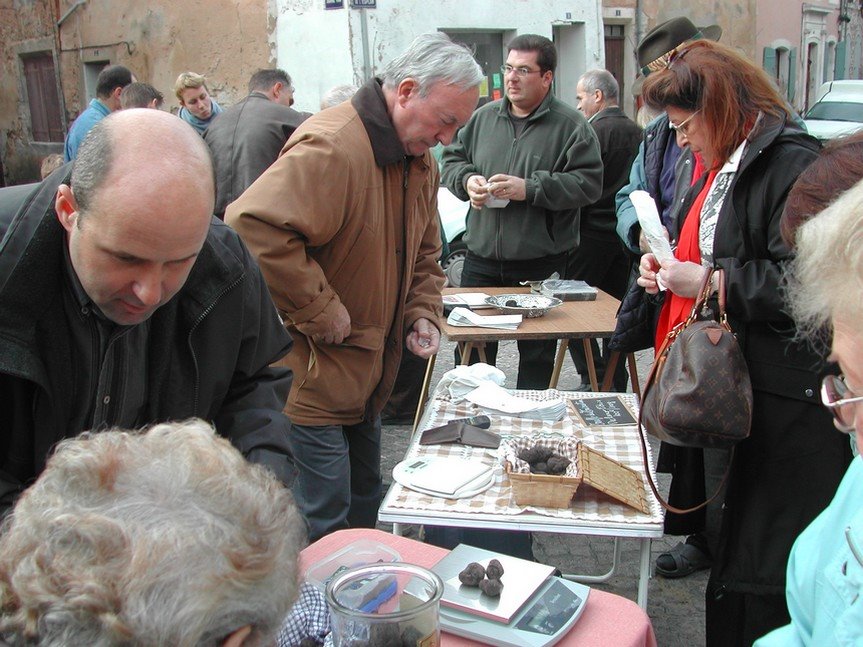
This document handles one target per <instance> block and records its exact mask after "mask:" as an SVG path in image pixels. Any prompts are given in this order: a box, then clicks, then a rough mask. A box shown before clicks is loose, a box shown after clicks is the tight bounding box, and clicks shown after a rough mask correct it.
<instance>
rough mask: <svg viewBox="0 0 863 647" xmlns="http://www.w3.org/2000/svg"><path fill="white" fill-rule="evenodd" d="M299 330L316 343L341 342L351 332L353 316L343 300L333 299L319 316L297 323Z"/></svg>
mask: <svg viewBox="0 0 863 647" xmlns="http://www.w3.org/2000/svg"><path fill="white" fill-rule="evenodd" d="M297 330H299V331H300V332H301V333H303V334H304V335H305V336H306V337H308V338H309V339H311V340H312V341H313V342H315V343H316V344H341V343H342V342H343V341H344V340H345V337H347V336H348V335H350V334H351V316H350V315H349V314H348V311H347V309H346V308H345V306H344V305H342V302H341V301H339V300H338V299H333V300H332V301H331V302H330V303H329V304H328V305H327V307H326V308H324V309H323V311H322V312H321V313H320V314H319V315H318V316H317V317H314V318H312V319H310V320H309V321H306V322H305V323H301V324H297Z"/></svg>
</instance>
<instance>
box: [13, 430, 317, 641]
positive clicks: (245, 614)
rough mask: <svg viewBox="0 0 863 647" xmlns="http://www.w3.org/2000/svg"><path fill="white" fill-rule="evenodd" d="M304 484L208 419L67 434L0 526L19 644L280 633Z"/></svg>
mask: <svg viewBox="0 0 863 647" xmlns="http://www.w3.org/2000/svg"><path fill="white" fill-rule="evenodd" d="M304 542H305V524H304V522H303V520H302V518H301V517H300V516H299V513H298V512H297V509H296V507H295V505H294V501H293V499H292V497H291V494H290V492H289V491H288V490H286V489H285V488H284V487H283V486H282V485H281V484H280V483H279V482H278V481H277V480H276V478H275V477H274V476H273V474H272V473H271V472H269V471H268V470H267V469H265V468H264V467H261V466H259V465H253V464H251V463H249V462H247V461H246V460H245V459H244V458H243V457H242V455H241V454H240V453H239V452H238V451H237V450H236V449H235V448H234V447H233V446H232V445H231V444H230V443H229V442H228V441H227V440H226V439H224V438H219V437H217V436H216V435H215V433H214V431H213V429H212V427H210V426H209V425H208V424H206V423H204V422H203V421H200V420H194V421H188V422H185V423H169V424H160V425H156V426H154V427H152V428H151V429H150V430H149V431H147V432H145V433H133V432H123V431H119V430H112V431H105V432H101V433H95V434H87V433H85V434H82V435H81V436H79V437H78V438H75V439H68V440H64V441H62V442H61V443H60V444H59V445H58V447H57V451H56V452H55V454H54V455H53V456H52V457H51V458H50V459H49V461H48V464H47V466H46V468H45V471H44V472H43V473H42V475H41V476H40V477H39V479H38V480H37V481H36V483H35V484H34V485H33V486H32V487H31V488H30V489H28V490H27V491H26V492H25V493H24V494H23V495H22V496H21V498H20V499H19V501H18V503H17V505H16V507H15V509H14V511H13V513H12V514H11V515H9V517H7V519H6V521H5V522H4V528H3V532H2V534H0V600H2V602H3V615H2V617H0V635H2V636H4V637H5V638H6V639H7V640H9V639H10V638H11V642H12V644H15V645H18V644H28V645H30V644H34V645H40V646H43V647H60V646H61V645H98V646H100V647H115V646H116V647H119V646H120V645H132V644H134V645H182V646H188V647H191V646H193V645H196V646H213V647H215V646H216V645H220V644H221V643H222V641H224V639H225V638H226V637H227V636H229V635H230V634H231V633H233V632H235V631H236V630H238V629H240V628H242V627H244V626H246V625H251V627H252V633H251V638H250V640H251V644H255V645H260V644H266V641H268V640H270V639H272V637H273V636H274V634H275V632H276V630H277V629H278V628H279V625H280V624H281V622H282V620H283V619H284V617H285V616H286V615H287V613H288V612H289V610H290V607H291V605H292V604H293V602H294V599H295V598H296V595H297V586H298V585H297V582H298V563H297V555H298V551H299V550H300V548H301V546H302V544H303V543H304Z"/></svg>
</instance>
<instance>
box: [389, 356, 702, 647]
mask: <svg viewBox="0 0 863 647" xmlns="http://www.w3.org/2000/svg"><path fill="white" fill-rule="evenodd" d="M452 349H453V345H452V344H450V343H448V342H444V344H443V345H442V349H441V352H440V354H439V356H438V361H437V364H436V366H435V373H434V376H433V379H432V385H434V384H437V382H438V380H440V377H441V375H442V374H443V373H444V371H446V370H449V369H450V368H452V366H453V363H452V357H453V351H452ZM651 357H652V353H650V352H645V353H642V354H639V356H638V358H637V359H638V368H639V375H640V376H641V380H642V381H643V380H644V376H645V375H646V373H647V370H648V369H649V368H650V361H651ZM498 366H499V367H500V368H501V369H502V370H503V371H504V372H505V373H506V375H507V380H508V382H507V386H514V385H515V376H516V374H517V366H518V350H517V349H516V346H515V343H514V342H504V343H502V344H501V346H500V351H499V352H498ZM580 381H581V380H580V378H579V376H578V373H577V372H576V371H575V368H574V367H573V365H572V362H571V361H570V360H569V359H567V361H566V362H565V363H564V369H563V373H562V374H561V379H560V384H559V388H560V389H562V390H567V389H574V388H576V386H577V385H578V384H579V383H580ZM410 431H411V425H388V426H385V427H384V428H383V440H382V445H383V447H382V469H383V474H384V488H385V490H386V489H387V488H388V487H389V485H390V483H391V481H392V469H393V467H394V466H395V464H396V463H398V462H399V461H400V460H401V459H402V457H403V456H404V453H405V451H406V449H407V443H408V439H409V436H410ZM657 445H658V443H657ZM653 450H654V456H656V453H657V451H658V446H654V447H653ZM667 488H668V477H667V476H666V475H660V489H661V490H662V491H663V492H667ZM380 527H381V528H382V529H385V530H390V529H391V528H390V526H388V525H381V526H380ZM680 539H681V538H679V537H672V536H664V537H663V538H662V539H659V540H655V541H654V542H653V545H652V558H651V562H653V561H654V560H655V559H656V556H657V555H659V554H660V553H662V552H664V551H666V550H668V549H669V548H671V547H672V546H674V545H675V544H676V543H677V542H678V541H680ZM620 541H621V561H620V563H619V564H618V568H617V571H616V573H615V574H614V576H613V577H612V578H611V579H609V580H608V581H607V582H604V583H602V584H593V585H592V586H593V587H594V588H597V589H600V590H603V591H609V592H611V593H615V594H617V595H622V596H623V597H626V598H629V599H630V600H635V599H636V591H637V585H638V542H637V541H635V540H627V539H622V540H620ZM533 546H534V554H535V556H536V558H537V559H538V560H539V561H541V562H544V563H548V564H553V565H554V566H556V567H557V568H559V569H560V570H561V571H563V572H569V573H573V572H576V573H589V574H600V573H605V572H606V571H607V570H608V569H609V567H610V566H611V563H612V555H613V546H614V544H613V540H611V539H608V538H603V537H585V536H578V535H561V534H552V533H542V534H540V533H536V534H534V544H533ZM707 574H708V571H701V572H699V573H695V574H693V575H690V576H689V577H685V578H681V579H674V580H669V579H665V578H663V577H658V576H657V577H652V578H651V580H650V586H649V595H648V606H647V613H648V615H649V616H650V619H651V621H652V623H653V628H654V631H655V632H656V638H657V642H658V644H659V645H660V647H677V646H679V647H692V646H694V645H703V644H704V589H705V586H706V585H707Z"/></svg>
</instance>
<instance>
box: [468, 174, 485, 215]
mask: <svg viewBox="0 0 863 647" xmlns="http://www.w3.org/2000/svg"><path fill="white" fill-rule="evenodd" d="M464 188H465V189H466V190H467V195H468V197H469V198H470V206H472V207H473V208H474V209H482V206H483V205H484V204H485V201H486V200H488V180H486V179H485V178H484V177H483V176H482V175H471V176H470V177H469V178H468V179H467V183H466V184H465V185H464Z"/></svg>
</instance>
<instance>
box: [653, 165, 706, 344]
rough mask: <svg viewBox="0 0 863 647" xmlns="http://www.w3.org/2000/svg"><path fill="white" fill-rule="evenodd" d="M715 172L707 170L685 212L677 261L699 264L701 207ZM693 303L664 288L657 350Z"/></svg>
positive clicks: (686, 315) (683, 319)
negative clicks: (702, 181) (704, 178)
mask: <svg viewBox="0 0 863 647" xmlns="http://www.w3.org/2000/svg"><path fill="white" fill-rule="evenodd" d="M716 174H717V171H710V173H709V174H708V176H707V181H706V182H705V183H704V187H703V188H702V189H701V191H699V192H698V195H697V196H696V198H695V202H693V203H692V206H691V207H690V208H689V212H688V213H687V214H686V220H685V221H684V223H683V229H681V230H680V239H679V240H678V241H677V249H676V250H674V257H675V258H676V259H677V260H679V261H691V262H693V263H698V264H699V265H700V264H701V248H700V247H699V245H698V230H699V228H700V226H701V208H702V207H703V206H704V200H705V199H706V198H707V194H708V193H709V192H710V187H711V186H712V185H713V180H714V179H715V178H716ZM696 177H697V176H696ZM693 305H695V299H694V298H690V297H681V296H678V295H676V294H674V293H673V292H672V291H671V290H668V291H667V294H666V295H665V302H664V303H663V304H662V310H661V311H660V313H659V321H658V323H657V325H656V338H655V340H654V341H655V344H656V346H655V349H656V350H659V347H660V346H662V342H663V341H664V340H665V337H666V335H668V333H669V331H671V329H672V328H674V327H675V326H676V325H677V324H679V323H680V322H682V321H685V320H686V318H687V317H688V316H689V313H690V312H692V306H693Z"/></svg>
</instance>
